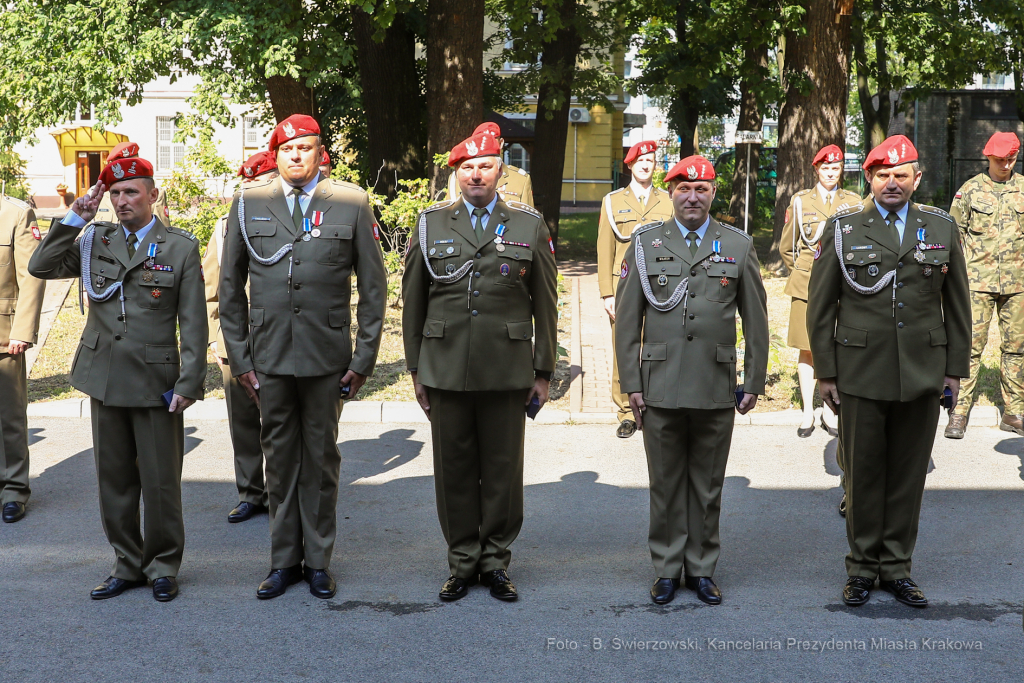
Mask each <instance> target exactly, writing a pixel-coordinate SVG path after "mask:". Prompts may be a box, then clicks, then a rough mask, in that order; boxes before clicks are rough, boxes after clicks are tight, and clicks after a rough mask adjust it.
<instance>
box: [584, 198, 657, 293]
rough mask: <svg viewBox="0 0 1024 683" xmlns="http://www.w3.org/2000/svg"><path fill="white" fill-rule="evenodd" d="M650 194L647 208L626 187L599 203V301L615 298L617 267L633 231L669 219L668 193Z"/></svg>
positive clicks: (617, 280) (617, 276)
mask: <svg viewBox="0 0 1024 683" xmlns="http://www.w3.org/2000/svg"><path fill="white" fill-rule="evenodd" d="M650 192H651V193H650V195H648V197H647V203H646V204H641V203H640V200H639V199H637V198H636V196H635V195H634V194H633V190H632V189H631V188H629V187H624V188H622V189H621V190H615V191H614V192H609V193H608V194H606V195H605V196H604V200H603V201H602V202H601V214H600V217H599V218H598V220H597V285H598V287H599V288H600V291H601V296H602V297H606V296H614V295H615V287H616V286H617V285H618V284H619V264H620V263H622V259H623V257H624V256H625V255H626V249H628V248H629V238H630V235H632V234H633V230H634V228H636V227H637V226H638V225H643V224H645V223H651V222H652V221H663V220H668V219H670V218H672V198H671V197H669V196H668V192H666V191H665V190H662V189H659V188H657V187H651V191H650Z"/></svg>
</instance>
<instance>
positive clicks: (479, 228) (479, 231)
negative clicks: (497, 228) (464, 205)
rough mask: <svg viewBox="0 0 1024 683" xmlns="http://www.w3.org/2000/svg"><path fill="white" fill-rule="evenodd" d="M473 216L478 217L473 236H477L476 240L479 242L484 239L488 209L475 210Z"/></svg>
mask: <svg viewBox="0 0 1024 683" xmlns="http://www.w3.org/2000/svg"><path fill="white" fill-rule="evenodd" d="M473 215H474V216H476V224H474V225H473V234H475V235H476V239H477V241H478V242H479V241H480V240H481V239H483V234H484V216H486V215H487V209H480V208H477V209H473Z"/></svg>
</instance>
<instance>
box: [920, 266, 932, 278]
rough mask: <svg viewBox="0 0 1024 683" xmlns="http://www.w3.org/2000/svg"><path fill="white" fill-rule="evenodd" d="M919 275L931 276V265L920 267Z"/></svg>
mask: <svg viewBox="0 0 1024 683" xmlns="http://www.w3.org/2000/svg"><path fill="white" fill-rule="evenodd" d="M921 275H924V276H925V277H931V276H932V267H931V266H925V267H924V268H922V269H921Z"/></svg>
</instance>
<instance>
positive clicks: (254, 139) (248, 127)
mask: <svg viewBox="0 0 1024 683" xmlns="http://www.w3.org/2000/svg"><path fill="white" fill-rule="evenodd" d="M242 129H243V130H244V131H245V148H246V149H254V148H256V147H259V146H260V131H259V129H258V128H257V127H256V117H255V116H246V117H244V118H243V119H242Z"/></svg>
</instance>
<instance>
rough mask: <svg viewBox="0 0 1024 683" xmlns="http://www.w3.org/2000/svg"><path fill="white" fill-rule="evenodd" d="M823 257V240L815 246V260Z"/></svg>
mask: <svg viewBox="0 0 1024 683" xmlns="http://www.w3.org/2000/svg"><path fill="white" fill-rule="evenodd" d="M819 257H821V242H818V246H817V247H815V248H814V260H815V261H817V260H818V258H819Z"/></svg>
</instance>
